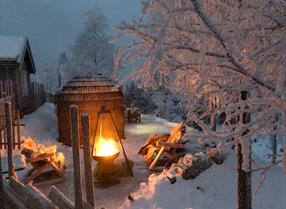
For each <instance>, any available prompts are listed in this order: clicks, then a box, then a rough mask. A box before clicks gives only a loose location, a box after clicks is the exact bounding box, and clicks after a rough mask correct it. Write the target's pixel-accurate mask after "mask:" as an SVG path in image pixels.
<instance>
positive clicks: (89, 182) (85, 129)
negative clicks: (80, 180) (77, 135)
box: [81, 114, 94, 206]
mask: <svg viewBox="0 0 286 209" xmlns="http://www.w3.org/2000/svg"><path fill="white" fill-rule="evenodd" d="M81 125H82V139H83V156H84V172H85V187H86V199H87V202H88V203H90V204H91V205H93V206H94V190H93V178H92V165H91V153H90V147H91V146H90V139H89V115H88V114H83V115H81Z"/></svg>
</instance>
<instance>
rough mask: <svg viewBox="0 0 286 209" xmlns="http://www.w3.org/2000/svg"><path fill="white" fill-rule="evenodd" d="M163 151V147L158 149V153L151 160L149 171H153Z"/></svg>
mask: <svg viewBox="0 0 286 209" xmlns="http://www.w3.org/2000/svg"><path fill="white" fill-rule="evenodd" d="M164 150H165V147H161V148H160V151H159V152H158V154H157V155H156V158H155V159H154V160H153V162H152V163H151V165H150V166H149V169H150V170H153V169H154V168H155V167H156V164H157V162H158V160H159V159H160V157H161V155H162V154H163V153H164Z"/></svg>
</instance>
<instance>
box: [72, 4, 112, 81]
mask: <svg viewBox="0 0 286 209" xmlns="http://www.w3.org/2000/svg"><path fill="white" fill-rule="evenodd" d="M107 21H108V20H107V18H106V17H105V16H104V14H103V12H102V11H101V8H100V7H99V6H98V5H97V6H96V7H95V8H93V9H91V10H90V11H88V12H87V14H86V20H85V22H84V25H83V28H82V30H81V31H80V33H79V34H78V35H77V37H76V40H75V43H74V45H73V47H72V51H71V52H72V62H73V65H74V69H73V70H72V71H73V73H72V74H73V75H74V76H76V75H81V76H82V75H96V74H98V73H101V74H103V75H104V76H106V77H110V76H111V75H112V72H113V54H114V46H113V45H112V44H111V43H109V40H108V39H109V37H108V35H107V29H108V25H107Z"/></svg>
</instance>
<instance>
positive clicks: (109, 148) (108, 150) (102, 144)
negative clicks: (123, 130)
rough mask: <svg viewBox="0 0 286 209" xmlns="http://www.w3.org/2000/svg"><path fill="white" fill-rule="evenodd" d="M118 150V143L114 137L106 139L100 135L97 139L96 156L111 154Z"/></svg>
mask: <svg viewBox="0 0 286 209" xmlns="http://www.w3.org/2000/svg"><path fill="white" fill-rule="evenodd" d="M118 152H119V149H118V147H117V143H116V142H115V141H114V140H113V139H105V138H103V137H102V136H100V137H99V139H97V140H96V145H95V156H111V155H114V154H116V153H118Z"/></svg>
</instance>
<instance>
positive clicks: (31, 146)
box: [21, 137, 65, 184]
mask: <svg viewBox="0 0 286 209" xmlns="http://www.w3.org/2000/svg"><path fill="white" fill-rule="evenodd" d="M21 153H22V154H23V155H24V156H25V157H26V163H30V164H31V165H32V167H33V168H32V169H31V170H30V171H29V172H28V175H27V178H26V180H25V182H24V183H25V184H28V183H29V182H31V181H33V180H35V178H36V177H38V176H40V175H42V174H44V173H47V172H49V171H52V172H54V173H55V174H56V176H57V177H58V179H57V180H53V181H51V182H52V183H54V182H55V183H57V182H60V181H63V180H64V179H65V175H64V173H63V170H64V169H65V157H64V154H63V153H61V152H57V145H52V146H49V147H45V146H44V145H42V144H37V143H36V142H35V141H34V140H33V139H32V138H30V137H28V138H25V139H24V140H23V143H22V151H21ZM48 167H50V169H49V168H48ZM46 176H47V178H50V177H49V176H51V173H50V172H49V174H48V175H46ZM45 181H46V183H48V179H45Z"/></svg>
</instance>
